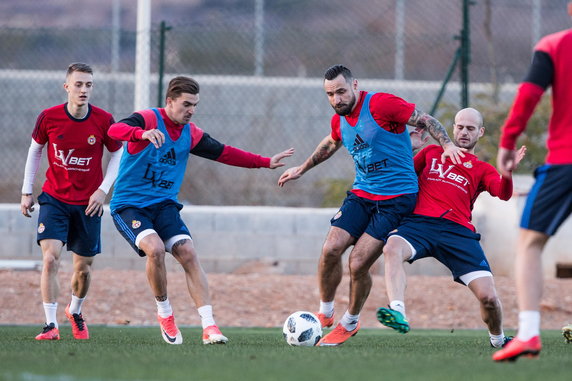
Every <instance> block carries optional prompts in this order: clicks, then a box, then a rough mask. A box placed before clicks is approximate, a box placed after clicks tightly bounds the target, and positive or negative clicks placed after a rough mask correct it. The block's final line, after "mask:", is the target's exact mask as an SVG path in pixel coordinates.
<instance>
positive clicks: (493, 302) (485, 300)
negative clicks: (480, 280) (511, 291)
mask: <svg viewBox="0 0 572 381" xmlns="http://www.w3.org/2000/svg"><path fill="white" fill-rule="evenodd" d="M479 302H480V303H481V305H482V306H483V307H484V308H485V309H487V310H495V309H497V308H498V306H499V298H498V297H497V296H496V295H494V294H486V295H482V296H480V297H479Z"/></svg>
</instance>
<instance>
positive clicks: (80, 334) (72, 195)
mask: <svg viewBox="0 0 572 381" xmlns="http://www.w3.org/2000/svg"><path fill="white" fill-rule="evenodd" d="M64 90H65V91H66V92H67V102H66V103H64V104H61V105H58V106H55V107H52V108H48V109H46V110H44V111H42V113H41V114H40V115H39V116H38V120H37V121H36V126H35V128H34V132H33V133H32V142H31V144H30V148H29V150H28V158H27V160H26V167H25V171H24V182H23V185H22V200H21V202H20V208H21V210H22V214H23V215H24V216H26V217H31V215H30V212H32V211H33V210H34V198H33V196H32V188H33V184H34V178H35V176H36V172H37V170H38V167H39V165H40V160H41V158H42V151H43V149H44V146H45V145H46V144H47V151H48V153H47V155H48V165H49V166H48V170H47V172H46V181H45V183H44V185H43V187H42V193H41V194H40V195H39V196H38V203H39V204H40V206H41V207H40V212H39V216H38V229H37V230H38V236H37V242H38V244H39V245H40V247H41V249H42V256H43V267H42V275H41V286H40V288H41V291H42V299H43V302H44V312H45V315H46V325H45V327H44V328H43V330H42V333H40V334H39V335H37V336H36V340H59V339H60V334H59V329H58V321H57V319H56V312H57V308H58V303H57V299H58V294H59V283H58V278H57V275H58V268H59V264H60V257H61V251H62V248H63V246H64V245H66V244H67V249H68V251H71V252H72V261H73V275H72V279H71V289H72V295H71V302H70V303H69V304H68V306H67V307H66V309H65V314H66V317H67V318H68V320H69V321H70V323H71V325H72V333H73V337H74V338H76V339H89V332H88V329H87V325H86V323H85V320H84V317H83V314H82V312H81V308H82V305H83V302H84V300H85V297H86V295H87V291H88V289H89V284H90V272H91V265H92V263H93V259H94V257H95V255H96V254H99V253H100V252H101V215H102V214H103V202H104V201H105V196H106V194H107V193H108V192H109V188H110V187H111V185H112V184H113V181H114V180H115V177H116V176H117V169H118V168H119V159H120V157H121V153H122V151H123V148H122V147H121V144H120V143H119V142H117V141H114V140H113V139H111V138H110V137H109V136H108V135H107V130H108V129H109V126H110V125H111V124H112V123H113V122H114V120H113V117H112V116H111V114H110V113H108V112H106V111H104V110H102V109H100V108H98V107H95V106H92V105H91V104H89V99H90V97H91V92H92V90H93V70H92V69H91V67H89V66H88V65H86V64H84V63H73V64H71V65H69V67H68V70H67V75H66V81H65V83H64ZM104 147H105V148H106V149H107V150H108V151H109V152H111V158H110V160H109V163H108V166H107V172H106V174H105V178H104V177H103V172H102V164H101V161H102V156H103V148H104Z"/></svg>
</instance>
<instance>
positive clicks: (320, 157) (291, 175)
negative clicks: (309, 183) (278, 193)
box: [278, 135, 342, 187]
mask: <svg viewBox="0 0 572 381" xmlns="http://www.w3.org/2000/svg"><path fill="white" fill-rule="evenodd" d="M341 146H342V142H341V141H335V140H334V139H332V137H331V136H330V135H328V136H326V137H325V138H324V139H322V141H321V142H320V144H318V146H317V147H316V149H315V150H314V152H313V153H312V155H310V157H308V158H307V159H306V161H304V163H302V165H299V166H297V167H292V168H288V169H287V170H286V171H285V172H284V173H283V174H282V176H280V178H279V179H278V186H280V187H282V186H284V184H285V183H287V182H288V181H290V180H296V179H298V178H300V177H301V176H302V175H303V174H304V173H306V172H307V171H308V170H310V169H311V168H313V167H315V166H316V165H318V164H320V163H321V162H323V161H326V160H327V159H329V158H330V157H331V156H332V155H333V154H334V153H335V152H336V151H337V150H338V149H339V148H340V147H341Z"/></svg>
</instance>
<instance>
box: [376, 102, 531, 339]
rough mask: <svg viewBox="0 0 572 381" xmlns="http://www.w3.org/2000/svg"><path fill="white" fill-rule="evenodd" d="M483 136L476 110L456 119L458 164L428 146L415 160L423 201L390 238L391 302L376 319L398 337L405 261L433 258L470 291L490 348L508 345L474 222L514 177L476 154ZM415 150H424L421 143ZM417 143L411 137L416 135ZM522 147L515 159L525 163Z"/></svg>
mask: <svg viewBox="0 0 572 381" xmlns="http://www.w3.org/2000/svg"><path fill="white" fill-rule="evenodd" d="M484 133H485V127H484V126H483V117H482V115H481V113H480V112H478V111H477V110H475V109H473V108H465V109H463V110H461V111H459V112H458V113H457V115H456V116H455V123H454V124H453V142H454V143H455V145H457V146H458V147H459V148H462V149H463V150H464V151H465V157H463V158H462V159H461V162H460V163H458V164H455V163H453V162H452V161H450V160H449V159H447V161H446V162H445V163H444V164H443V163H442V162H441V155H442V153H443V149H442V148H441V147H440V146H437V145H429V146H427V147H425V148H424V149H422V150H421V151H420V152H419V153H418V154H417V155H415V157H414V166H415V172H416V173H417V175H418V180H419V196H418V199H417V204H416V206H415V210H414V211H413V214H412V215H410V216H409V217H406V218H404V219H403V220H402V221H401V225H400V226H399V227H398V228H397V229H396V230H394V231H393V232H391V233H390V234H389V238H388V240H387V244H386V245H385V247H384V248H383V254H384V255H385V283H386V288H387V294H388V298H389V301H390V304H389V306H388V308H384V307H382V308H379V309H378V311H377V319H378V320H379V322H380V323H381V324H383V325H385V326H388V327H390V328H393V329H395V330H396V331H398V332H400V333H407V332H409V322H408V321H407V319H406V316H405V303H404V299H405V287H406V276H405V269H404V265H403V263H404V262H409V263H412V262H414V261H416V260H418V259H422V258H426V257H433V258H435V259H437V260H438V261H439V262H441V263H443V264H444V265H445V266H446V267H447V268H448V269H449V270H451V273H452V274H453V279H454V280H455V281H456V282H459V283H461V284H464V285H466V286H468V287H469V289H470V290H471V291H472V292H473V294H474V295H475V296H476V298H477V299H478V300H479V303H480V307H481V317H482V319H483V321H484V322H485V324H486V325H487V327H488V330H489V336H490V343H491V346H493V347H495V348H500V347H502V346H503V345H504V344H506V343H507V342H508V340H509V339H508V338H507V337H505V335H504V332H503V329H502V307H501V303H500V300H499V298H498V296H497V293H496V289H495V285H494V281H493V275H492V273H491V269H490V267H489V263H488V261H487V258H486V257H485V253H484V252H483V250H482V248H481V245H480V244H479V240H480V238H481V236H480V234H478V233H477V232H476V229H475V227H474V226H473V224H472V223H471V217H472V216H471V211H472V209H473V203H474V202H475V200H476V198H477V197H478V195H479V194H480V193H481V192H483V191H487V192H489V193H490V194H491V195H492V196H495V197H499V198H500V199H501V200H505V201H506V200H508V199H510V197H511V196H512V175H511V173H510V172H509V173H508V175H505V176H500V175H499V173H498V172H497V171H496V169H495V168H494V167H493V166H492V165H490V164H488V163H485V162H483V161H480V160H479V158H478V157H477V156H476V155H475V146H476V144H477V142H478V140H479V138H480V137H481V136H483V134H484ZM416 140H417V141H416V142H415V143H414V144H413V146H420V145H422V144H423V142H422V141H421V140H420V139H416ZM412 141H413V136H412ZM525 150H526V148H525V147H522V148H521V149H520V151H519V155H518V157H517V160H518V162H520V160H521V159H522V158H523V156H524V153H525Z"/></svg>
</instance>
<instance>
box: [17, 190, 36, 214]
mask: <svg viewBox="0 0 572 381" xmlns="http://www.w3.org/2000/svg"><path fill="white" fill-rule="evenodd" d="M20 209H21V210H22V214H23V215H24V216H26V217H32V215H31V214H30V213H31V212H33V211H34V196H32V195H25V194H23V195H22V199H21V200H20Z"/></svg>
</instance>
